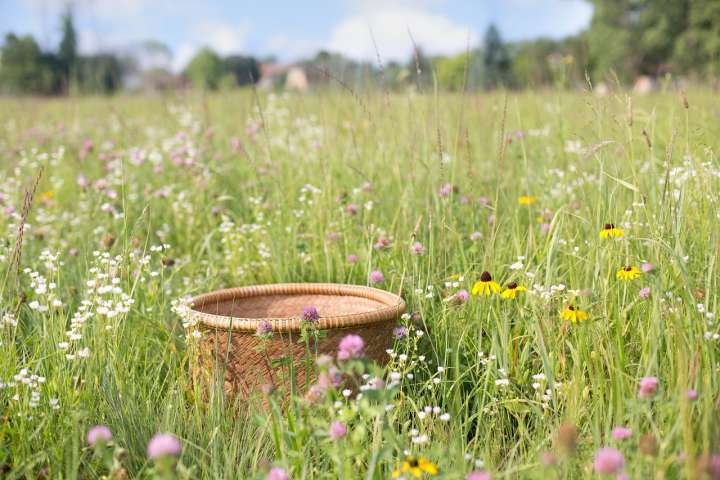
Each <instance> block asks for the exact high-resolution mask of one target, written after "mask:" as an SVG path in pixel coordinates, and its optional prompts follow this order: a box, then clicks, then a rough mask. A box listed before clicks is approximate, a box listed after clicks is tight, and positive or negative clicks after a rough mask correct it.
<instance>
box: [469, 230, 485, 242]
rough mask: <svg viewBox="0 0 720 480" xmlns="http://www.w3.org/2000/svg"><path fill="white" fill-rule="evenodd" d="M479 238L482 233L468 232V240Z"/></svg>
mask: <svg viewBox="0 0 720 480" xmlns="http://www.w3.org/2000/svg"><path fill="white" fill-rule="evenodd" d="M481 238H482V233H480V232H473V233H471V234H470V240H472V241H473V242H474V241H476V240H480V239H481Z"/></svg>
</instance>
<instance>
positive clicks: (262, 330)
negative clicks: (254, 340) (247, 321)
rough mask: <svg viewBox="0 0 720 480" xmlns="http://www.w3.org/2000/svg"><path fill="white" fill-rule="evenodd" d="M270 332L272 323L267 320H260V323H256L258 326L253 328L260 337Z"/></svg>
mask: <svg viewBox="0 0 720 480" xmlns="http://www.w3.org/2000/svg"><path fill="white" fill-rule="evenodd" d="M270 332H272V324H271V323H270V322H268V321H267V320H262V321H261V322H260V323H258V326H257V328H256V330H255V335H257V336H258V337H262V336H264V335H267V334H269V333H270Z"/></svg>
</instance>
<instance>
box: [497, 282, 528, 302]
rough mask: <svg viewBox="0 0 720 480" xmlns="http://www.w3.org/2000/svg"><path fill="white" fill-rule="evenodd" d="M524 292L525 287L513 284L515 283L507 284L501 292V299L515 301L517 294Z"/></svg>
mask: <svg viewBox="0 0 720 480" xmlns="http://www.w3.org/2000/svg"><path fill="white" fill-rule="evenodd" d="M525 290H527V289H526V288H525V287H523V286H520V285H518V284H517V283H515V282H512V283H508V285H507V287H506V288H505V291H504V292H502V298H507V299H510V300H514V299H515V296H516V295H517V294H518V293H519V292H524V291H525Z"/></svg>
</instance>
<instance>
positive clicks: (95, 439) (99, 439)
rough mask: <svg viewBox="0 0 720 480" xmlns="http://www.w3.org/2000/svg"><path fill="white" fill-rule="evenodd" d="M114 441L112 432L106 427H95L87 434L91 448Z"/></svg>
mask: <svg viewBox="0 0 720 480" xmlns="http://www.w3.org/2000/svg"><path fill="white" fill-rule="evenodd" d="M110 440H112V432H110V429H109V428H108V427H106V426H105V425H95V426H94V427H92V428H91V429H90V430H88V433H87V443H88V445H90V446H91V447H93V446H95V445H96V444H100V445H102V444H105V443H107V442H109V441H110Z"/></svg>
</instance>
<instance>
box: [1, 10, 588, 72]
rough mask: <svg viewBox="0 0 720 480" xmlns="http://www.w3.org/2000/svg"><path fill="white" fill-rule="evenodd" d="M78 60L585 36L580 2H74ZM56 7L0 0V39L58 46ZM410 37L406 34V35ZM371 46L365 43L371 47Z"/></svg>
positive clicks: (363, 52) (448, 49)
mask: <svg viewBox="0 0 720 480" xmlns="http://www.w3.org/2000/svg"><path fill="white" fill-rule="evenodd" d="M73 3H74V5H75V11H76V25H77V29H78V32H79V43H80V48H81V51H83V52H85V53H94V52H98V51H103V50H109V49H117V48H125V47H129V46H132V45H134V44H137V43H138V42H140V41H142V40H146V39H154V40H159V41H161V42H163V43H165V44H166V45H168V46H169V47H170V48H171V49H172V51H173V59H172V66H173V68H174V69H176V70H177V69H179V68H181V67H182V66H184V64H185V63H186V62H187V60H188V59H189V58H190V57H191V56H192V54H193V53H194V52H195V51H196V50H197V48H199V47H201V46H203V45H208V46H210V47H212V48H214V49H215V50H218V51H219V52H220V53H222V54H228V53H248V54H253V55H258V56H265V55H271V54H272V55H275V56H277V57H278V58H280V59H282V60H292V59H295V58H298V57H303V56H309V55H312V54H313V53H314V52H316V51H317V50H319V49H320V48H325V49H328V50H331V51H337V52H341V53H344V54H345V55H348V56H350V57H353V58H356V59H374V58H375V56H376V55H375V47H374V46H373V43H375V44H377V49H378V51H379V53H380V55H381V57H382V58H383V60H386V61H387V60H391V59H395V60H406V59H407V58H409V56H410V52H411V49H412V42H411V40H410V34H412V37H413V39H414V40H415V42H416V43H417V44H418V45H420V46H421V47H422V48H423V49H424V50H425V51H427V52H428V53H432V54H451V53H456V52H462V51H464V50H465V48H466V47H467V45H468V44H470V45H471V46H472V45H476V44H478V43H479V42H480V39H481V38H482V34H483V32H484V30H485V28H486V27H487V25H488V24H489V23H490V22H494V23H495V24H496V25H497V26H498V27H499V28H500V31H501V33H502V34H503V36H504V38H506V39H510V40H518V39H526V38H534V37H538V36H550V37H556V38H557V37H562V36H565V35H568V34H573V33H576V32H578V31H579V30H581V29H583V28H585V27H586V26H587V25H588V24H589V22H590V18H591V16H592V7H591V6H590V5H589V3H587V2H585V1H583V0H325V1H319V0H235V1H231V0H205V1H199V0H75V1H74V2H73ZM65 4H66V1H64V0H0V34H2V35H3V36H4V35H5V33H7V32H11V31H12V32H16V33H23V34H24V33H32V34H33V35H34V36H35V37H36V39H37V40H38V41H39V42H40V44H41V46H43V47H45V48H54V46H55V45H56V44H57V41H58V38H59V21H58V15H59V12H60V11H61V10H62V9H63V7H64V5H65ZM408 32H410V34H409V33H408ZM373 39H374V42H373Z"/></svg>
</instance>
